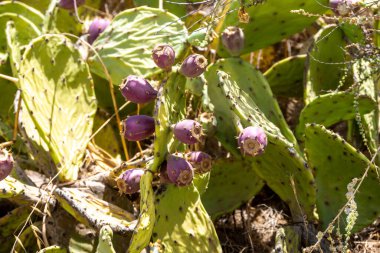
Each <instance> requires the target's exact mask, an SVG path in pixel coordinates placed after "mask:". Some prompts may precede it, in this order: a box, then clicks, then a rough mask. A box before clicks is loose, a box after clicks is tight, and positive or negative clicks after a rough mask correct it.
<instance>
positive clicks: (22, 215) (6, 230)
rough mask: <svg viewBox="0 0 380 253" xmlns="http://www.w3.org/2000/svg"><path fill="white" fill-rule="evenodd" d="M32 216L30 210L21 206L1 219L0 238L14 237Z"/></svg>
mask: <svg viewBox="0 0 380 253" xmlns="http://www.w3.org/2000/svg"><path fill="white" fill-rule="evenodd" d="M29 214H30V209H29V208H28V207H26V206H20V207H17V208H15V209H13V210H12V211H10V212H9V213H7V214H6V215H4V216H2V217H1V218H0V237H1V238H4V237H7V236H11V235H13V234H14V233H15V232H16V231H17V230H18V229H19V228H21V227H22V225H23V223H24V222H25V220H26V218H27V217H28V216H29Z"/></svg>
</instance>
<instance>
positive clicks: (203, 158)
mask: <svg viewBox="0 0 380 253" xmlns="http://www.w3.org/2000/svg"><path fill="white" fill-rule="evenodd" d="M187 161H188V162H190V164H191V165H192V166H193V168H194V172H195V173H198V174H203V173H206V172H209V171H210V170H211V167H212V158H211V156H210V155H209V154H207V153H205V152H202V151H194V152H190V153H189V154H187Z"/></svg>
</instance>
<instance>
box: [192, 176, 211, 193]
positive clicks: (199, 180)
mask: <svg viewBox="0 0 380 253" xmlns="http://www.w3.org/2000/svg"><path fill="white" fill-rule="evenodd" d="M209 181H210V172H207V173H203V174H195V175H194V179H193V183H194V186H195V187H196V188H197V190H198V192H199V194H200V195H201V196H202V195H203V193H205V192H206V190H207V189H208V183H209Z"/></svg>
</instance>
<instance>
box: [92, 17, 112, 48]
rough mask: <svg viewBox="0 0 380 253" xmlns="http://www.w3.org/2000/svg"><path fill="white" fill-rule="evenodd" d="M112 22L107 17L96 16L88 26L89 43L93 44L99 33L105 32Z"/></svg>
mask: <svg viewBox="0 0 380 253" xmlns="http://www.w3.org/2000/svg"><path fill="white" fill-rule="evenodd" d="M110 23H111V21H110V20H108V19H105V18H95V19H94V20H93V21H92V22H91V24H90V27H89V28H88V39H87V41H88V43H90V44H92V43H93V42H94V41H95V40H96V38H98V37H99V35H100V34H101V33H102V32H104V30H105V29H106V28H107V26H108V25H109V24H110Z"/></svg>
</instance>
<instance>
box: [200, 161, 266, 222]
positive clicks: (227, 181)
mask: <svg viewBox="0 0 380 253" xmlns="http://www.w3.org/2000/svg"><path fill="white" fill-rule="evenodd" d="M263 186H264V182H263V180H262V179H261V178H260V177H259V176H258V175H257V174H256V173H255V172H254V170H253V168H252V165H251V164H250V163H249V161H245V160H243V159H239V158H232V159H220V160H217V161H216V162H215V163H214V164H213V167H212V171H211V176H210V182H209V184H208V186H207V191H206V192H205V193H204V194H203V195H202V203H203V205H204V206H205V208H206V210H207V213H208V214H210V216H211V218H212V219H216V218H217V217H219V216H220V215H223V214H226V213H229V212H231V211H233V210H234V209H236V208H237V207H239V206H240V205H241V204H243V203H244V202H247V201H248V200H250V199H251V198H253V197H254V196H255V195H256V194H257V193H258V192H259V191H260V190H261V189H262V187H263Z"/></svg>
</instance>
